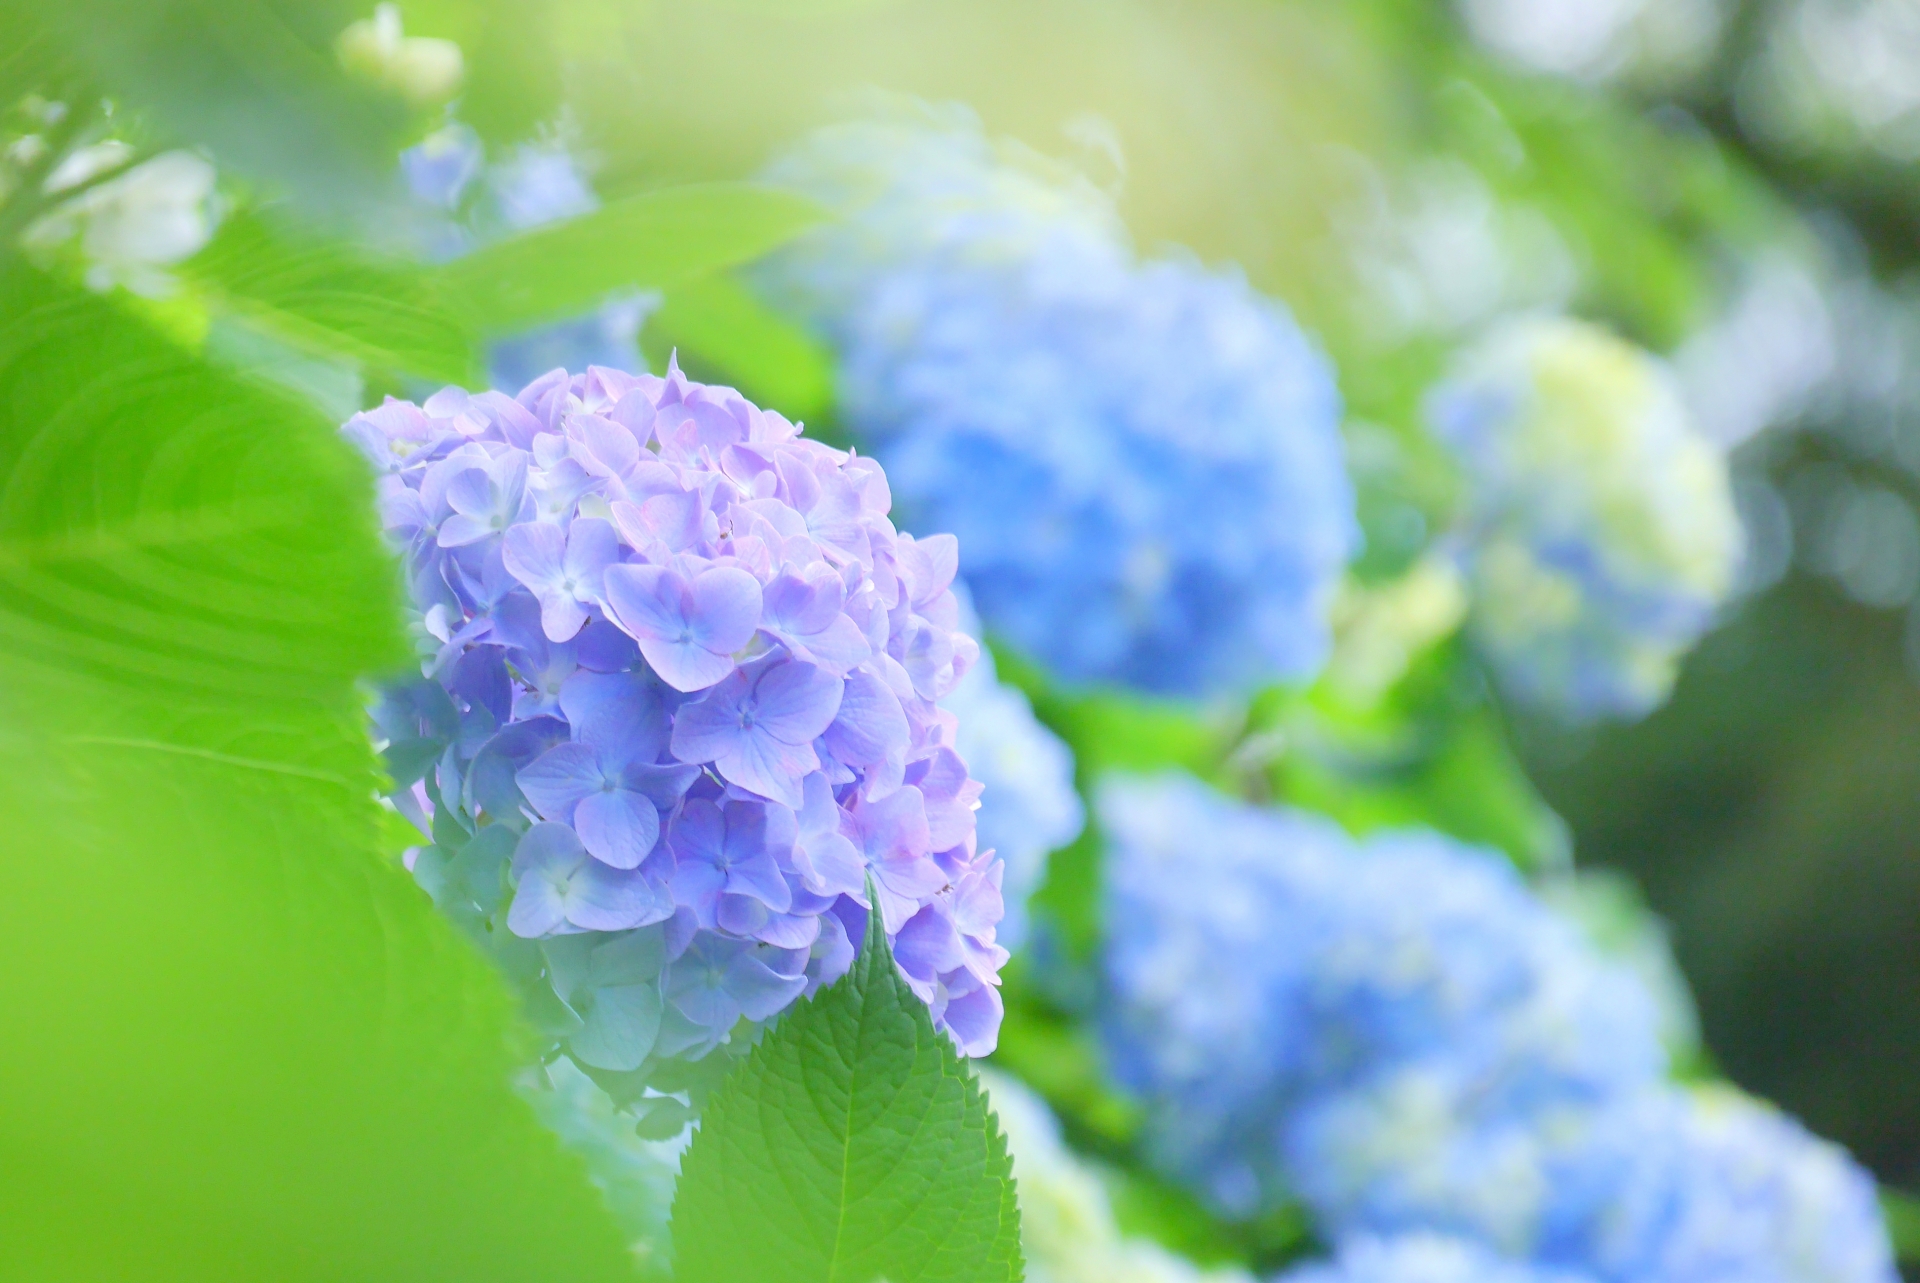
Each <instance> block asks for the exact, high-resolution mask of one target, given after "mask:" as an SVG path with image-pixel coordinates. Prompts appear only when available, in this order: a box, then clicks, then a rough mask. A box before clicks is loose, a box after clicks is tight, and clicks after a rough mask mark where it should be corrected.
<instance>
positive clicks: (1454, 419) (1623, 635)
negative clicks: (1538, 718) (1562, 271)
mask: <svg viewBox="0 0 1920 1283" xmlns="http://www.w3.org/2000/svg"><path fill="white" fill-rule="evenodd" d="M1430 409H1431V417H1432V420H1433V425H1434V429H1435V431H1436V432H1437V433H1438V435H1439V436H1440V438H1441V440H1443V441H1444V442H1445V443H1446V444H1447V445H1448V446H1450V447H1451V448H1452V450H1453V452H1454V454H1455V456H1456V457H1457V458H1458V460H1459V461H1460V464H1461V469H1462V472H1463V474H1464V481H1465V484H1466V489H1467V498H1466V504H1465V513H1464V518H1463V521H1462V524H1461V528H1460V529H1459V530H1458V531H1457V532H1456V533H1455V536H1454V538H1455V548H1456V551H1457V554H1458V556H1459V559H1460V562H1461V567H1462V569H1463V571H1464V572H1465V574H1466V577H1467V581H1468V586H1469V589H1470V594H1471V599H1472V614H1471V617H1470V621H1469V626H1470V627H1471V629H1472V630H1473V633H1474V635H1475V637H1476V638H1477V640H1478V642H1479V644H1480V646H1481V648H1482V649H1483V650H1484V651H1485V652H1486V653H1487V655H1488V656H1489V657H1490V658H1491V659H1492V661H1493V664H1494V667H1495V669H1496V670H1497V672H1498V674H1499V676H1500V678H1501V681H1502V684H1503V685H1505V686H1506V687H1507V688H1508V689H1509V690H1510V691H1511V692H1512V693H1513V694H1514V695H1515V696H1516V697H1518V698H1520V699H1521V700H1523V701H1525V702H1527V703H1530V704H1534V705H1537V706H1541V707H1544V708H1547V709H1550V710H1553V711H1555V712H1557V713H1559V714H1560V715H1562V716H1565V717H1568V718H1570V719H1573V720H1587V719H1592V718H1597V717H1637V716H1640V715H1642V714H1645V713H1647V712H1649V711H1650V710H1652V709H1653V708H1655V707H1657V706H1658V705H1659V704H1661V703H1662V702H1663V701H1664V700H1665V699H1666V696H1667V692H1668V690H1669V689H1670V688H1671V687H1672V685H1673V680H1674V674H1675V671H1676V669H1677V667H1678V664H1679V660H1680V658H1681V656H1683V655H1684V654H1685V652H1686V651H1687V649H1688V648H1689V647H1691V646H1692V645H1693V643H1694V642H1695V641H1696V640H1697V639H1698V638H1699V636H1700V635H1701V634H1702V633H1703V632H1705V631H1706V629H1707V627H1708V625H1709V624H1710V623H1711V622H1712V619H1713V615H1714V611H1715V609H1716V608H1717V607H1718V606H1719V604H1720V603H1721V601H1722V600H1724V599H1725V597H1726V596H1727V594H1728V592H1729V591H1731V589H1732V587H1733V582H1734V573H1735V571H1736V569H1737V566H1738V562H1739V559H1740V555H1741V546H1742V535H1741V530H1740V524H1739V518H1738V516H1737V515H1736V513H1735V511H1734V506H1733V494H1732V488H1731V485H1730V482H1729V480H1728V476H1727V463H1726V459H1725V457H1724V455H1723V454H1722V452H1721V451H1720V449H1719V448H1718V447H1716V446H1715V445H1714V444H1713V443H1712V442H1711V441H1709V440H1708V439H1707V438H1706V437H1705V436H1704V435H1703V434H1702V433H1701V432H1700V431H1699V430H1698V429H1697V428H1696V426H1695V425H1694V423H1693V422H1692V420H1691V418H1690V417H1689V416H1688V413H1687V410H1686V407H1685V405H1684V403H1683V402H1682V400H1681V397H1680V394H1679V392H1678V390H1677V389H1676V387H1675V385H1674V383H1673V380H1672V378H1671V377H1670V375H1669V374H1668V373H1667V371H1666V368H1665V367H1664V366H1663V365H1661V364H1660V363H1659V362H1658V361H1656V360H1655V359H1654V358H1653V357H1651V356H1649V355H1647V354H1646V353H1645V352H1642V351H1640V350H1639V349H1637V348H1635V347H1633V346H1631V345H1630V344H1627V343H1624V342H1622V341H1621V340H1619V339H1616V338H1614V337H1613V336H1611V335H1609V334H1607V333H1606V332H1605V331H1603V330H1600V329H1598V328H1596V327H1594V326H1590V325H1586V324H1584V323H1581V322H1578V321H1572V320H1567V319H1565V318H1560V317H1538V318H1528V319H1523V320H1518V321H1513V322H1510V323H1508V324H1507V325H1506V326H1504V327H1502V328H1500V329H1498V330H1496V331H1494V332H1493V333H1492V334H1491V335H1490V336H1488V337H1487V338H1486V339H1485V340H1483V341H1482V342H1481V344H1480V345H1479V346H1477V347H1476V348H1474V349H1472V350H1470V351H1469V352H1468V353H1467V354H1466V355H1465V356H1464V357H1463V358H1462V360H1461V362H1460V364H1459V365H1458V367H1457V368H1456V369H1455V370H1454V372H1453V373H1452V374H1451V375H1450V377H1449V378H1448V379H1447V380H1446V382H1445V383H1444V384H1443V385H1442V386H1441V387H1440V388H1439V389H1438V390H1437V391H1436V392H1435V393H1434V394H1433V396H1432V398H1431V406H1430Z"/></svg>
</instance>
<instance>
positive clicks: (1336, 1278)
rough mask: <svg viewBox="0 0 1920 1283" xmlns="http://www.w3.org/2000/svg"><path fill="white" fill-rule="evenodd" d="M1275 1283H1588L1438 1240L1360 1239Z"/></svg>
mask: <svg viewBox="0 0 1920 1283" xmlns="http://www.w3.org/2000/svg"><path fill="white" fill-rule="evenodd" d="M1274 1283H1588V1280H1586V1279H1584V1278H1583V1277H1582V1276H1580V1275H1577V1274H1567V1273H1563V1272H1561V1271H1559V1270H1554V1269H1550V1268H1544V1267H1541V1266H1536V1265H1533V1264H1530V1263H1528V1262H1524V1261H1512V1260H1507V1259H1505V1258H1503V1257H1500V1256H1498V1255H1496V1254H1494V1253H1493V1252H1490V1251H1488V1250H1487V1249H1486V1248H1484V1247H1481V1246H1480V1245H1478V1244H1476V1243H1469V1242H1466V1241H1464V1240H1462V1239H1455V1238H1447V1237H1445V1236H1443V1235H1438V1234H1403V1235H1398V1236H1395V1237H1392V1238H1375V1237H1372V1236H1370V1235H1369V1236H1362V1237H1357V1238H1353V1239H1349V1240H1348V1241H1347V1242H1345V1243H1343V1244H1341V1246H1340V1252H1339V1255H1338V1256H1336V1257H1335V1258H1334V1259H1333V1260H1331V1261H1316V1262H1314V1263H1312V1264H1310V1265H1300V1266H1295V1267H1294V1268H1293V1269H1291V1270H1288V1271H1287V1272H1286V1273H1285V1274H1282V1275H1280V1276H1279V1278H1277V1279H1276V1280H1274Z"/></svg>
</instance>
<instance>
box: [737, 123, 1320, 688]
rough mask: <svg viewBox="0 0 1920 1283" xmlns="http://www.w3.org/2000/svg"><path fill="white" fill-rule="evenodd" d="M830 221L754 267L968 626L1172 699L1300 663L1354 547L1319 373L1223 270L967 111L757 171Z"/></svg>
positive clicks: (822, 141)
mask: <svg viewBox="0 0 1920 1283" xmlns="http://www.w3.org/2000/svg"><path fill="white" fill-rule="evenodd" d="M768 177H769V178H771V179H772V180H773V181H776V182H779V183H782V184H786V185H789V186H793V187H796V188H798V189H800V190H802V191H805V192H808V193H810V194H812V195H815V196H817V197H819V198H820V199H822V200H823V201H824V202H825V203H827V204H828V205H829V206H830V207H832V208H833V209H835V210H836V212H838V213H839V214H840V215H841V216H842V217H841V218H840V219H839V220H838V221H836V222H834V223H832V224H829V225H827V226H825V227H823V228H821V229H819V230H817V231H815V232H812V233H810V234H808V235H805V236H803V237H801V238H800V239H798V240H797V241H795V242H793V243H792V244H791V245H790V246H789V247H787V248H785V249H783V250H782V251H780V252H779V253H776V254H775V255H774V256H772V258H770V259H769V260H767V262H766V263H765V264H763V265H762V266H761V267H759V268H758V269H756V274H755V279H756V280H757V281H758V283H759V285H760V286H761V288H762V290H763V291H764V293H765V295H766V296H767V297H768V298H769V299H770V300H772V301H773V302H774V303H775V304H776V305H777V306H780V307H782V308H785V309H787V310H789V311H791V312H793V313H795V314H797V315H799V316H801V317H802V318H804V319H805V320H806V321H807V322H808V323H810V324H811V325H812V326H813V327H814V328H815V329H816V330H817V331H818V332H819V333H820V334H822V335H823V336H824V337H825V338H826V339H827V340H828V341H829V343H830V344H831V345H832V346H833V347H834V348H835V350H836V351H837V352H838V354H839V357H840V362H841V365H840V392H841V408H842V412H843V416H844V418H845V421H846V422H847V424H848V426H849V427H850V428H851V429H852V430H853V431H854V432H855V433H857V434H858V435H859V436H860V437H861V439H862V440H864V441H865V442H867V443H868V444H869V445H870V446H871V448H872V449H873V450H874V451H875V452H876V453H877V454H878V456H879V457H880V458H882V459H883V460H884V461H885V463H886V465H887V469H888V474H889V476H890V477H891V478H892V480H893V483H894V486H895V489H896V492H897V493H898V495H899V496H900V499H901V503H902V507H903V510H905V511H907V512H908V513H910V514H911V515H912V516H913V517H914V518H915V519H916V520H919V521H922V522H932V523H935V524H937V526H938V527H939V528H941V529H950V530H953V531H954V532H955V533H957V534H958V535H959V536H960V538H961V540H962V542H963V543H964V544H965V546H966V548H967V570H966V577H967V583H968V585H969V587H970V588H971V589H972V591H973V596H974V601H975V604H976V605H977V606H978V608H979V610H980V613H981V615H982V616H983V617H984V619H985V620H986V622H987V624H988V626H989V627H990V628H992V629H993V630H995V631H996V633H998V634H999V635H1001V636H1003V637H1004V638H1006V640H1007V641H1008V642H1010V643H1011V644H1012V645H1013V646H1015V647H1016V648H1018V649H1019V650H1020V651H1022V652H1023V653H1025V654H1028V655H1032V656H1034V657H1036V658H1037V659H1039V660H1041V661H1042V662H1043V663H1045V664H1046V665H1047V666H1048V667H1049V668H1051V669H1052V670H1053V671H1054V672H1056V673H1057V674H1058V675H1060V676H1061V677H1064V678H1066V679H1067V680H1069V681H1111V682H1121V683H1126V684H1131V685H1134V686H1137V687H1141V688H1145V689H1149V690H1154V691H1162V692H1169V693H1181V694H1194V693H1208V692H1217V691H1222V690H1232V689H1236V688H1245V687H1248V686H1252V685H1255V684H1258V683H1259V682H1261V681H1265V680H1271V679H1273V678H1275V677H1285V676H1300V675H1303V674H1307V673H1310V672H1311V671H1313V670H1314V669H1315V668H1317V667H1318V665H1319V663H1320V662H1321V660H1322V658H1323V657H1324V652H1325V649H1326V644H1327V638H1326V631H1327V630H1326V624H1325V618H1324V616H1325V612H1326V607H1327V605H1328V602H1329V599H1330V597H1331V595H1332V592H1333V589H1334V586H1335V584H1336V582H1337V580H1338V578H1339V575H1340V572H1341V569H1342V567H1343V566H1344V565H1345V563H1346V560H1347V558H1348V555H1349V553H1350V552H1351V551H1352V549H1353V547H1354V544H1355V541H1356V527H1355V522H1354V515H1353V496H1352V491H1351V487H1350V485H1349V483H1348V480H1347V477H1346V474H1345V470H1344V466H1343V460H1342V449H1341V443H1340V434H1339V431H1338V423H1339V416H1340V405H1339V398H1338V395H1337V392H1336V390H1335V387H1334V381H1333V374H1332V371H1331V368H1330V367H1329V366H1328V364H1327V362H1326V361H1325V360H1324V359H1323V358H1322V357H1321V356H1320V354H1319V353H1318V352H1317V351H1315V350H1314V348H1313V347H1312V345H1311V344H1310V343H1309V342H1308V341H1307V339H1306V338H1305V337H1304V336H1303V335H1302V334H1301V332H1300V330H1299V329H1298V327H1297V326H1296V325H1295V324H1294V323H1293V321H1292V319H1291V318H1290V317H1289V316H1288V315H1287V313H1286V311H1285V310H1284V309H1283V308H1282V307H1281V306H1280V305H1278V304H1277V303H1274V302H1272V301H1270V300H1268V299H1265V298H1262V297H1261V296H1260V295H1258V294H1256V293H1255V292H1254V291H1253V290H1252V289H1250V288H1249V287H1248V285H1247V283H1246V282H1245V281H1244V280H1243V279H1242V278H1241V277H1240V276H1239V275H1238V274H1236V273H1233V272H1216V271H1209V270H1206V269H1204V268H1202V267H1200V266H1199V265H1198V264H1196V263H1193V262H1191V261H1189V260H1187V259H1183V258H1169V259H1163V260H1160V261H1155V262H1150V263H1144V264H1143V263H1140V262H1138V261H1136V259H1135V256H1134V253H1133V251H1132V248H1131V246H1130V244H1129V242H1128V240H1127V237H1126V234H1125V231H1124V229H1123V228H1122V226H1121V224H1120V222H1119V219H1118V217H1117V216H1116V214H1115V212H1114V209H1113V205H1112V201H1111V199H1110V198H1109V197H1107V196H1106V195H1105V194H1104V193H1102V192H1100V191H1098V190H1097V189H1095V188H1094V187H1093V186H1092V185H1091V184H1089V183H1087V182H1086V181H1085V180H1084V179H1081V178H1078V177H1076V176H1074V175H1071V174H1069V173H1066V172H1064V171H1062V170H1061V169H1059V168H1058V167H1054V166H1049V165H1048V164H1047V163H1046V162H1044V161H1042V160H1040V159H1039V158H1037V157H1034V156H1032V155H1031V154H1028V153H1024V152H1022V151H1019V150H1018V149H1016V148H1013V147H1011V146H1000V147H996V146H995V144H993V143H992V142H990V141H989V140H988V139H987V138H986V137H984V136H983V135H982V133H981V131H980V128H979V125H978V122H977V121H975V120H974V119H973V117H972V116H971V115H969V114H967V113H965V112H963V111H961V110H957V109H956V110H951V111H947V112H944V113H942V112H935V111H933V110H931V109H924V108H923V109H920V110H919V111H917V112H903V113H901V114H899V115H896V116H893V117H890V118H887V119H882V120H876V121H867V122H861V123H856V124H848V125H842V126H838V127H835V128H830V129H827V130H824V131H821V132H820V133H818V134H816V135H814V136H813V137H812V138H811V139H809V140H807V141H806V142H805V143H803V144H802V145H801V146H800V147H799V148H798V149H796V150H795V151H794V152H792V153H791V154H789V155H787V156H786V157H785V158H783V159H781V160H780V161H778V162H777V163H776V164H775V165H774V166H773V167H772V168H771V170H770V171H769V173H768Z"/></svg>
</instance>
